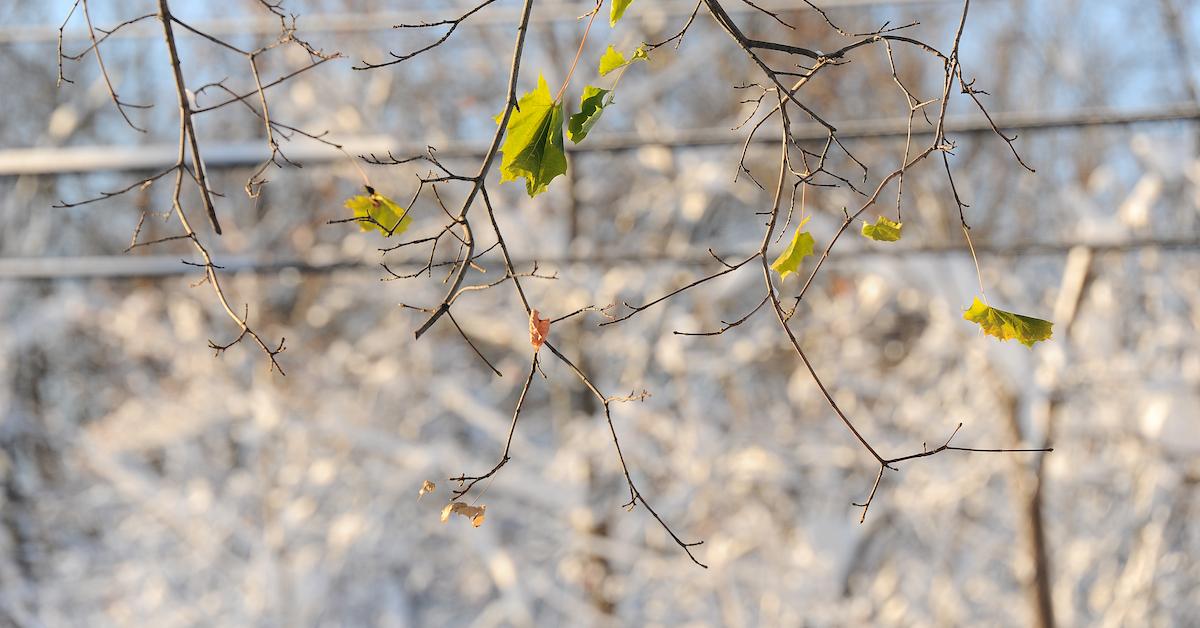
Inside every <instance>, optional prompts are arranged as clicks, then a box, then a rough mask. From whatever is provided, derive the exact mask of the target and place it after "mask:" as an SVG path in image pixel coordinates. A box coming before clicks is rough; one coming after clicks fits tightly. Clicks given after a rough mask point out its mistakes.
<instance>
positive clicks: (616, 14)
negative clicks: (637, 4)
mask: <svg viewBox="0 0 1200 628" xmlns="http://www.w3.org/2000/svg"><path fill="white" fill-rule="evenodd" d="M632 3H633V0H613V3H612V10H611V11H609V13H608V25H609V26H616V25H617V22H619V21H621V17H623V16H624V15H625V9H628V8H629V5H630V4H632Z"/></svg>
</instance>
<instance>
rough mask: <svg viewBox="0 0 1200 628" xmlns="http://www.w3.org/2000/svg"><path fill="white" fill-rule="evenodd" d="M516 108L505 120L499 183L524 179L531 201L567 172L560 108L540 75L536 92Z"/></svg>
mask: <svg viewBox="0 0 1200 628" xmlns="http://www.w3.org/2000/svg"><path fill="white" fill-rule="evenodd" d="M518 108H519V111H518V110H514V111H513V112H512V115H511V116H510V117H509V119H508V128H507V135H506V137H505V138H504V147H503V148H502V149H501V150H502V151H503V152H504V159H503V160H501V162H500V182H501V183H503V182H505V181H516V180H517V179H519V178H522V177H524V178H525V191H526V192H528V193H529V196H530V197H533V196H537V195H538V194H541V193H542V192H545V191H546V188H547V187H548V186H549V185H550V181H551V180H553V179H554V177H557V176H558V175H560V174H565V173H566V172H567V156H566V153H565V152H564V149H563V131H562V126H563V112H562V105H561V104H560V103H557V102H555V101H554V99H553V98H551V97H550V88H549V87H548V86H547V85H546V79H545V78H544V77H542V76H540V75H539V76H538V86H537V89H535V90H533V91H531V92H529V93H527V94H525V95H524V96H522V97H521V100H520V102H519V107H518Z"/></svg>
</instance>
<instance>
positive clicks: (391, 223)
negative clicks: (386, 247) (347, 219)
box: [345, 186, 413, 237]
mask: <svg viewBox="0 0 1200 628" xmlns="http://www.w3.org/2000/svg"><path fill="white" fill-rule="evenodd" d="M345 205H346V209H349V210H351V211H353V212H354V217H355V218H357V219H358V226H359V228H360V229H362V230H363V231H371V230H372V229H374V230H376V231H378V232H379V233H382V234H383V235H384V237H388V236H392V235H400V234H402V233H404V232H405V231H407V230H408V226H409V225H411V224H412V221H413V219H412V216H410V215H409V214H408V210H407V209H404V208H403V207H401V206H399V205H397V204H396V202H395V201H393V200H392V199H390V198H388V197H386V196H384V195H382V194H380V193H378V192H376V191H375V190H374V189H373V188H371V187H369V186H368V187H367V193H366V194H360V195H358V196H351V197H350V198H348V199H346V203H345Z"/></svg>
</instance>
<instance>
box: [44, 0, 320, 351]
mask: <svg viewBox="0 0 1200 628" xmlns="http://www.w3.org/2000/svg"><path fill="white" fill-rule="evenodd" d="M259 5H260V6H261V7H262V8H263V10H265V11H268V12H269V13H271V14H272V15H274V16H276V17H278V19H279V34H278V36H277V37H276V38H275V40H273V41H271V42H269V43H267V44H265V45H263V46H260V47H258V48H255V49H253V50H243V49H241V48H238V47H237V46H234V45H233V44H231V43H229V42H228V41H226V40H224V39H222V38H220V37H217V36H214V35H211V34H209V33H206V32H204V31H202V30H199V29H197V28H195V27H193V26H191V25H189V24H188V23H187V22H184V21H183V20H181V19H180V18H179V17H177V16H176V15H174V14H173V13H172V12H171V6H170V2H169V1H168V0H158V11H157V12H156V13H149V14H146V15H142V16H139V17H136V18H132V19H129V20H126V21H124V22H121V23H120V24H117V25H116V26H114V27H112V28H109V29H102V28H98V27H95V26H93V24H92V19H91V14H90V11H89V7H88V0H75V3H74V4H73V5H72V7H71V10H70V11H69V12H68V14H67V18H66V20H64V22H63V24H62V26H61V27H60V28H59V43H58V50H59V70H58V72H59V82H60V84H61V83H62V82H64V81H65V82H68V83H70V82H71V80H70V79H68V78H67V77H66V76H65V75H64V71H63V61H64V60H67V61H78V60H80V59H82V58H83V57H85V56H86V55H88V54H91V55H92V56H94V57H95V58H96V63H97V65H98V66H99V69H100V73H101V75H102V76H103V78H104V83H105V85H106V87H107V88H108V92H109V96H110V98H111V99H112V101H113V104H114V105H116V108H117V111H118V112H120V114H121V116H122V117H123V118H124V119H125V122H126V123H127V124H128V125H129V126H130V127H132V128H133V129H135V130H138V131H142V132H145V129H143V128H141V127H139V126H138V125H137V124H136V123H134V121H133V120H132V119H131V118H130V117H129V112H128V111H127V109H130V108H132V109H136V108H144V107H148V106H149V105H133V104H130V103H128V102H126V101H124V100H122V99H121V98H120V97H119V96H118V94H117V90H116V89H115V88H114V86H113V82H112V79H111V78H110V76H109V73H108V70H107V69H106V66H105V62H104V54H103V51H102V50H101V47H100V44H101V43H103V42H104V40H105V39H107V38H108V37H110V36H111V35H112V34H114V33H116V32H117V31H119V30H121V29H123V28H126V27H128V26H130V25H132V24H135V23H137V22H141V21H143V20H147V19H157V20H158V21H159V23H160V24H161V26H162V32H163V39H164V42H165V47H166V52H167V55H166V56H167V60H168V62H169V63H170V66H171V72H172V84H173V86H174V92H175V94H176V102H177V104H178V108H179V150H178V153H177V159H176V161H175V163H174V164H173V165H172V166H171V167H170V168H167V169H166V170H163V171H160V172H157V173H155V174H152V175H150V176H148V177H146V178H144V179H141V180H140V181H135V182H134V183H131V184H130V185H128V186H126V187H124V188H121V189H118V190H115V191H110V192H102V193H100V194H99V195H98V196H96V197H93V198H90V199H86V200H83V201H76V202H71V203H67V202H62V203H60V204H59V205H57V207H75V206H79V205H85V204H88V203H93V202H96V201H100V200H105V199H110V198H113V197H117V196H121V195H123V194H126V193H128V192H130V191H133V190H144V189H146V188H149V187H150V186H152V185H153V184H154V183H156V182H157V181H158V180H159V179H162V178H164V177H167V176H168V175H174V182H173V185H172V188H171V210H170V211H167V212H144V213H143V214H142V216H141V217H140V218H139V220H138V224H137V226H136V227H135V229H134V233H133V238H132V240H131V242H130V244H129V247H127V248H126V249H125V250H126V252H129V251H131V250H133V249H136V248H141V247H149V246H155V245H158V244H165V243H167V242H172V241H175V240H188V241H190V242H191V244H192V248H193V249H194V251H195V253H196V254H197V255H198V256H199V257H200V261H199V262H189V261H186V260H185V261H184V262H183V263H184V264H187V265H189V266H195V267H197V268H200V269H202V270H203V277H202V279H201V280H200V282H199V283H200V284H202V283H208V284H209V285H211V286H212V289H213V294H214V295H215V296H216V298H217V301H218V303H219V304H220V306H221V308H222V309H223V310H224V312H225V313H226V315H228V316H229V318H230V319H231V320H233V322H234V324H235V325H236V326H237V327H238V330H239V333H238V334H237V336H235V337H234V339H233V340H231V341H229V342H225V343H218V342H216V341H213V340H210V341H209V348H211V349H213V351H215V352H216V353H217V354H220V353H222V352H223V351H225V350H226V349H229V348H230V347H232V346H234V345H236V344H238V343H240V342H241V341H243V340H246V339H250V340H252V341H253V342H254V343H255V344H256V345H258V347H259V348H260V349H261V350H262V351H263V353H264V354H265V355H266V356H267V359H268V360H269V362H270V367H271V369H272V370H278V371H279V372H280V373H281V374H282V373H283V368H282V366H281V365H280V364H279V361H278V360H277V356H278V355H279V354H280V353H282V352H283V351H284V349H285V344H284V339H282V338H281V339H280V340H279V342H278V343H268V342H267V341H266V340H264V339H263V337H262V336H260V335H259V332H257V331H256V330H255V329H254V328H253V327H251V326H250V323H249V306H245V307H244V308H243V310H242V313H241V314H239V313H238V312H237V311H236V310H235V309H234V307H233V306H232V305H231V303H230V301H229V299H228V297H227V296H226V294H225V290H224V289H223V287H222V285H221V276H220V274H219V273H218V272H217V271H218V270H220V269H221V267H220V266H219V265H217V264H216V263H214V262H213V257H212V254H211V253H210V251H209V245H206V244H205V242H204V240H203V239H202V238H201V236H200V235H199V233H198V232H197V231H196V229H194V228H193V227H192V224H191V222H190V220H189V212H188V210H187V209H186V208H185V206H184V202H183V196H184V191H185V187H186V185H187V184H190V185H194V186H195V189H196V190H197V191H198V192H199V196H200V200H201V204H202V205H203V208H204V211H205V214H206V215H207V217H208V221H209V224H210V226H211V227H212V230H213V233H214V234H216V235H221V232H222V229H221V222H220V220H219V219H218V216H217V207H216V204H215V202H214V200H213V199H214V197H219V196H220V194H219V193H218V192H217V191H215V190H213V189H212V185H211V181H210V179H209V176H208V173H207V170H206V168H205V165H204V155H203V153H202V149H201V142H200V139H199V138H198V137H197V134H196V128H195V122H194V120H195V117H196V116H197V115H199V114H202V113H206V112H210V111H215V110H217V109H221V108H223V107H225V106H227V105H231V104H234V103H240V104H242V105H244V106H245V107H246V108H247V109H249V110H250V112H251V113H252V114H253V115H254V116H255V117H257V118H258V119H260V120H261V121H262V123H263V129H264V132H265V134H266V142H267V147H268V149H269V151H270V154H269V156H268V157H267V159H266V160H265V161H264V162H263V163H262V165H261V166H259V167H258V168H257V169H256V170H255V171H254V173H253V174H252V175H251V176H250V178H249V180H248V181H247V182H246V186H245V190H246V193H247V195H248V196H249V197H251V198H255V197H257V196H258V194H259V192H260V190H261V188H262V186H263V184H264V183H266V180H265V179H264V178H263V175H264V173H265V171H266V170H267V168H268V167H270V166H271V165H274V166H276V167H283V166H284V165H290V166H295V167H299V164H296V163H295V162H292V161H291V160H290V159H288V158H287V156H286V155H285V154H284V152H283V150H282V148H281V146H280V141H281V140H287V139H290V138H291V137H292V136H293V135H294V134H300V135H303V136H305V137H308V138H311V139H314V140H317V141H320V142H323V143H325V144H327V145H329V146H332V147H334V148H336V149H339V150H340V149H341V146H340V145H338V144H335V143H333V142H330V141H329V140H327V139H325V138H324V136H325V134H324V133H319V134H317V133H309V132H307V131H304V130H301V129H299V128H296V127H294V126H291V125H288V124H284V123H282V122H279V121H277V120H274V119H273V118H272V117H271V110H270V105H269V100H268V98H267V90H268V89H270V88H272V87H275V86H277V85H280V84H282V83H284V82H286V81H288V80H289V79H291V78H293V77H295V76H297V75H299V74H300V73H302V72H305V71H307V70H310V69H312V68H314V67H316V66H318V65H321V64H322V63H325V62H326V61H329V60H331V59H334V58H336V57H337V56H338V55H337V54H336V53H334V54H328V53H325V52H323V51H320V50H318V49H316V48H315V47H313V46H312V45H310V44H309V43H308V42H306V41H304V40H302V39H300V38H298V37H297V36H296V16H294V15H288V14H287V13H286V12H285V11H284V10H283V8H282V6H281V4H280V3H279V2H274V1H271V0H259ZM77 9H81V12H82V14H83V16H84V19H85V21H86V23H87V30H88V34H89V36H90V39H91V42H92V44H91V46H89V47H87V48H86V49H84V50H83V51H82V52H79V53H78V54H73V55H72V54H68V53H66V52H65V51H64V50H63V42H62V32H63V29H64V28H65V27H66V25H67V23H68V22H69V21H70V20H71V17H72V16H73V15H74V14H75V11H76V10H77ZM176 27H178V28H180V29H183V30H184V31H186V32H187V33H189V34H191V35H194V36H196V37H198V38H200V40H202V41H204V42H207V43H209V44H211V45H213V46H215V47H217V48H219V49H223V50H226V51H230V52H233V53H236V54H239V55H241V56H243V57H245V58H246V61H247V63H248V64H249V66H250V68H249V69H250V76H251V77H252V78H253V81H254V89H253V90H251V91H248V92H246V93H241V94H239V93H237V92H236V91H234V90H233V89H230V88H229V87H227V86H226V85H225V82H224V81H219V82H216V83H210V84H208V85H203V86H201V87H199V88H197V89H195V90H192V89H189V88H188V86H187V80H186V76H185V75H184V71H183V65H182V63H181V62H180V56H179V47H178V43H177V37H176ZM97 32H99V33H101V36H99V37H98V36H97V35H96V33H97ZM285 45H291V46H296V47H299V48H301V49H303V50H304V51H305V52H306V53H307V54H308V57H309V63H308V64H307V65H305V66H303V67H301V68H299V69H296V70H294V71H292V72H290V73H288V74H286V75H284V76H281V77H279V78H277V79H274V80H272V81H269V82H264V81H263V78H262V74H261V72H260V65H259V63H260V57H261V56H262V55H264V54H266V53H267V52H269V51H271V50H274V49H277V48H279V47H282V46H285ZM206 90H214V91H221V92H223V93H224V94H226V95H227V96H228V98H227V99H225V100H222V101H220V102H216V103H214V104H211V105H205V106H201V105H199V104H197V102H196V99H197V98H198V97H199V96H201V95H202V94H203V93H204V92H205V91H206ZM251 99H254V100H256V101H257V103H258V107H257V108H256V107H255V106H254V105H253V104H251V102H249V101H250V100H251ZM152 213H153V214H156V215H159V216H164V217H165V216H169V215H170V214H174V215H175V216H176V218H177V219H178V221H179V226H180V228H181V229H182V233H178V234H175V235H168V236H164V237H161V238H157V239H153V240H146V241H139V237H140V235H141V231H142V226H143V225H144V223H145V219H146V217H147V215H150V214H152ZM197 285H199V284H197Z"/></svg>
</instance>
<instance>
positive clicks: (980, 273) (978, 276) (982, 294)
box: [962, 224, 992, 307]
mask: <svg viewBox="0 0 1200 628" xmlns="http://www.w3.org/2000/svg"><path fill="white" fill-rule="evenodd" d="M962 232H963V235H964V236H966V238H967V249H969V250H970V251H971V260H972V261H974V262H975V278H976V279H978V280H979V296H980V297H981V298H982V299H983V304H984V305H986V306H988V307H991V306H992V304H991V303H988V300H987V292H986V291H985V290H984V289H983V271H981V270H980V269H979V258H978V257H976V255H975V245H974V244H971V233H970V232H969V231H968V230H967V226H966V225H965V224H964V225H962Z"/></svg>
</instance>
